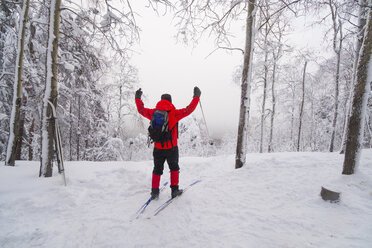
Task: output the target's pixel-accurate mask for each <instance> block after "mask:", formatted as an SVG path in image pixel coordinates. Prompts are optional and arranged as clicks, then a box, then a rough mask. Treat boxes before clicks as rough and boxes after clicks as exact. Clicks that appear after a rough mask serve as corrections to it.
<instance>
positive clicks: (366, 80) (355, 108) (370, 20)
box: [342, 0, 372, 175]
mask: <svg viewBox="0 0 372 248" xmlns="http://www.w3.org/2000/svg"><path fill="white" fill-rule="evenodd" d="M366 8H368V11H367V22H366V25H365V29H364V37H363V43H362V47H361V49H360V53H359V56H358V57H357V58H356V59H358V67H357V74H356V84H355V88H354V98H353V104H352V110H351V116H350V119H349V122H348V134H347V141H346V148H345V160H344V166H343V171H342V174H347V175H350V174H354V172H355V170H356V168H357V167H358V164H359V158H360V153H361V150H362V142H363V135H364V127H365V117H366V112H367V103H368V96H369V94H370V92H371V81H372V2H371V1H370V0H369V1H368V4H367V6H366ZM362 13H363V12H362V11H360V14H362Z"/></svg>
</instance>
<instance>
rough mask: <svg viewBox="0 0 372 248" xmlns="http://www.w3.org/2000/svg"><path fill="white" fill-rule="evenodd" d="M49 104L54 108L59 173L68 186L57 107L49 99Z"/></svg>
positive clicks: (52, 117) (54, 130)
mask: <svg viewBox="0 0 372 248" xmlns="http://www.w3.org/2000/svg"><path fill="white" fill-rule="evenodd" d="M48 104H49V106H50V108H51V109H52V111H51V117H50V120H51V121H52V122H53V133H54V147H55V153H56V158H57V166H58V173H59V174H61V175H62V180H63V183H64V185H65V186H66V176H65V167H64V165H63V152H62V141H61V132H60V130H59V125H58V119H57V112H56V108H55V107H54V105H53V103H52V102H51V101H49V100H48Z"/></svg>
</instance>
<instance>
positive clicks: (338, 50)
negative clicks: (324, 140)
mask: <svg viewBox="0 0 372 248" xmlns="http://www.w3.org/2000/svg"><path fill="white" fill-rule="evenodd" d="M328 5H329V7H330V9H331V15H332V22H333V50H334V52H335V53H336V56H337V60H336V75H335V105H334V113H333V121H332V133H331V140H330V144H329V151H330V152H333V150H334V142H335V137H336V126H337V118H338V95H339V84H340V64H341V50H342V40H343V35H342V24H341V21H340V20H339V21H338V25H337V9H336V10H335V9H334V6H333V3H332V0H329V2H328ZM338 33H340V36H339V38H338V39H339V45H338V47H337V36H338Z"/></svg>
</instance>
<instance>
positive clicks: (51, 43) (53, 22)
mask: <svg viewBox="0 0 372 248" xmlns="http://www.w3.org/2000/svg"><path fill="white" fill-rule="evenodd" d="M60 5H61V0H51V4H50V12H49V28H48V32H49V33H48V47H47V55H46V84H45V93H44V100H43V113H42V126H41V128H42V130H41V132H42V134H41V135H42V137H41V140H42V141H41V165H40V174H39V176H44V177H51V176H52V174H53V152H54V146H53V139H54V137H53V126H52V123H51V122H49V120H48V117H49V116H50V111H51V109H50V107H49V106H48V100H49V101H50V102H52V103H53V104H54V106H55V107H57V96H58V91H57V77H58V69H57V58H58V40H59V22H60Z"/></svg>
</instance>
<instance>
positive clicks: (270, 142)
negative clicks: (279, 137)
mask: <svg viewBox="0 0 372 248" xmlns="http://www.w3.org/2000/svg"><path fill="white" fill-rule="evenodd" d="M278 55H279V53H278ZM276 64H277V57H275V56H274V65H273V81H272V83H271V98H272V109H271V117H270V137H269V146H268V151H269V152H273V151H274V150H273V136H274V117H275V107H276V97H275V83H276V82H275V80H276Z"/></svg>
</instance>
